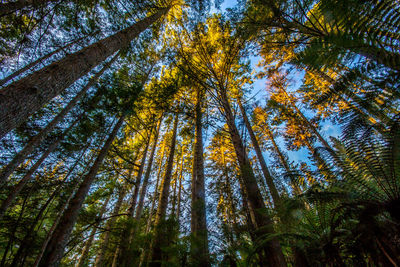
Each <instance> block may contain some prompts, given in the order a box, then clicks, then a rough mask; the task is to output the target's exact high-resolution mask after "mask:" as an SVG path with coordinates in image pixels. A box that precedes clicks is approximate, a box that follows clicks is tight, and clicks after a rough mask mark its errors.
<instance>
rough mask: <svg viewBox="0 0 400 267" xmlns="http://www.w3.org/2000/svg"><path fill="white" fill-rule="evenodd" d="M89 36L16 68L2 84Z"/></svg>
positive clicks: (0, 81)
mask: <svg viewBox="0 0 400 267" xmlns="http://www.w3.org/2000/svg"><path fill="white" fill-rule="evenodd" d="M0 10H1V7H0ZM87 37H88V36H83V37H80V38H78V39H76V40H73V41H72V42H70V43H68V44H66V45H64V46H62V47H60V48H57V49H56V50H54V51H53V52H50V53H48V54H47V55H44V56H42V57H40V58H38V59H36V60H35V61H33V62H31V63H29V64H27V65H26V66H24V67H22V68H21V69H19V70H16V71H15V72H13V73H11V74H10V75H8V76H7V77H5V78H4V79H2V80H0V86H2V85H3V84H5V83H7V82H9V81H10V80H12V79H14V78H15V77H17V76H19V75H21V74H22V73H24V72H26V71H28V70H30V69H31V68H33V67H34V66H36V65H37V64H39V63H41V62H43V61H45V60H47V59H49V58H50V57H52V56H53V55H55V54H57V53H58V52H61V51H64V50H65V49H67V48H68V47H70V46H72V45H74V44H76V43H77V42H79V41H81V40H83V39H85V38H87Z"/></svg>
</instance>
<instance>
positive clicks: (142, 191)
mask: <svg viewBox="0 0 400 267" xmlns="http://www.w3.org/2000/svg"><path fill="white" fill-rule="evenodd" d="M161 122H162V120H160V122H159V123H158V126H157V130H156V134H155V136H154V141H153V142H154V143H153V147H152V148H151V152H150V157H149V162H148V163H147V169H146V173H145V174H144V179H143V185H142V187H141V188H140V194H139V202H138V206H137V209H136V215H135V219H136V221H139V220H140V219H141V217H142V212H143V204H144V198H145V196H146V193H147V186H148V185H149V179H150V174H151V168H152V166H153V160H154V154H155V152H156V148H157V141H158V136H159V134H160V128H161Z"/></svg>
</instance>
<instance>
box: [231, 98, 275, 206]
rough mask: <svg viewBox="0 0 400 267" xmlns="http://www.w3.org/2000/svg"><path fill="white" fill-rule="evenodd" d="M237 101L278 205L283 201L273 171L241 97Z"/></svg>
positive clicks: (266, 179) (269, 187) (272, 195)
mask: <svg viewBox="0 0 400 267" xmlns="http://www.w3.org/2000/svg"><path fill="white" fill-rule="evenodd" d="M237 102H238V105H239V109H240V112H241V113H242V117H243V120H244V123H245V125H246V128H247V132H248V133H249V135H250V139H251V142H252V144H253V147H254V150H255V152H256V155H257V159H258V161H259V162H260V166H261V170H262V172H263V175H264V178H265V181H266V183H267V185H268V189H269V192H270V194H271V197H272V200H273V201H274V204H275V205H276V206H278V205H280V203H281V198H280V196H279V192H278V190H277V189H276V186H275V182H274V178H273V177H272V175H271V173H270V171H269V169H268V167H267V163H265V159H264V156H263V154H262V152H261V148H260V145H259V144H258V140H257V138H256V135H255V134H254V131H253V128H252V127H251V125H250V121H249V118H248V117H247V114H246V111H245V109H244V107H243V105H242V101H241V99H240V98H238V99H237Z"/></svg>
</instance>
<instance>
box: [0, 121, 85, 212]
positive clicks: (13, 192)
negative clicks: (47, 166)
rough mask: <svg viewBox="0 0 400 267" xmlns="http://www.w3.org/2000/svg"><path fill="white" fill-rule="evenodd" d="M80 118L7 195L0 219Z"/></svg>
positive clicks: (0, 207) (1, 207)
mask: <svg viewBox="0 0 400 267" xmlns="http://www.w3.org/2000/svg"><path fill="white" fill-rule="evenodd" d="M79 119H80V118H78V119H76V120H75V121H74V122H73V123H72V124H71V125H70V126H69V127H68V128H67V129H66V130H65V131H64V132H63V133H62V134H61V135H60V136H59V137H58V138H57V139H56V140H55V141H54V142H53V143H52V144H51V145H50V146H49V147H48V148H47V150H46V151H45V152H44V153H43V154H42V156H41V157H40V158H39V159H38V160H37V161H36V163H35V164H33V166H32V167H31V168H30V169H29V170H28V172H27V173H26V174H25V175H24V177H23V178H22V179H21V180H20V181H19V182H18V184H16V185H15V186H14V187H13V188H12V190H11V191H10V193H9V194H8V196H7V198H6V199H5V200H4V201H3V203H1V206H0V219H1V218H2V217H3V215H4V213H5V212H6V210H7V209H8V208H9V207H10V205H11V203H12V202H13V201H14V199H15V198H16V197H17V195H18V194H19V192H21V190H22V189H23V188H24V187H25V185H26V184H27V183H28V182H29V180H30V179H31V178H32V176H33V174H34V173H35V171H36V170H37V169H38V168H39V166H40V165H41V164H42V163H43V161H45V159H46V158H47V157H48V156H49V155H50V153H52V152H53V151H54V150H55V149H56V148H57V146H58V145H59V144H60V142H61V141H62V140H63V139H64V137H65V136H66V135H67V134H68V133H69V131H70V130H71V129H72V128H73V127H74V126H75V124H76V123H77V122H78V121H79Z"/></svg>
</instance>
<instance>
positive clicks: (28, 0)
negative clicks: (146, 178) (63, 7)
mask: <svg viewBox="0 0 400 267" xmlns="http://www.w3.org/2000/svg"><path fill="white" fill-rule="evenodd" d="M59 1H60V0H17V1H15V2H8V3H3V4H0V17H2V16H5V15H8V14H11V13H14V12H16V11H18V10H21V9H24V8H38V7H41V6H43V5H46V4H49V3H51V2H59Z"/></svg>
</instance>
